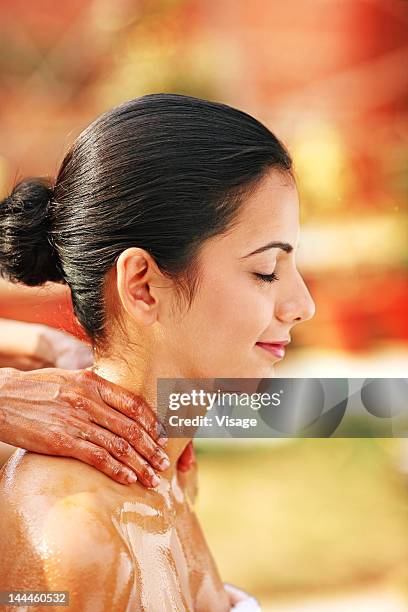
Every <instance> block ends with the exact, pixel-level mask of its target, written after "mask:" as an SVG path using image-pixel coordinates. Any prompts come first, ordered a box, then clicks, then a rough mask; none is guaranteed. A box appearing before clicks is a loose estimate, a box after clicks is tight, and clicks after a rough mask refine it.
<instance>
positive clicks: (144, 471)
mask: <svg viewBox="0 0 408 612" xmlns="http://www.w3.org/2000/svg"><path fill="white" fill-rule="evenodd" d="M139 474H140V476H141V478H143V479H144V480H148V481H150V480H151V479H152V478H153V476H154V472H153V470H152V469H150V468H149V467H148V466H147V465H142V467H141V468H140V470H139Z"/></svg>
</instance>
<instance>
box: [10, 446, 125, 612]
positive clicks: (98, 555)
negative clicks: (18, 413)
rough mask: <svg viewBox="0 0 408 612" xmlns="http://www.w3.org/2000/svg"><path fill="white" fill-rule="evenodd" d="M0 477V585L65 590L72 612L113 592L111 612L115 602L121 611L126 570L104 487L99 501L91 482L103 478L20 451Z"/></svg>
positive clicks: (84, 468) (95, 484) (74, 465)
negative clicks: (115, 598) (116, 600)
mask: <svg viewBox="0 0 408 612" xmlns="http://www.w3.org/2000/svg"><path fill="white" fill-rule="evenodd" d="M0 474H1V475H0V524H1V525H2V527H3V526H4V529H2V530H1V533H0V549H1V550H2V558H1V560H0V584H2V586H3V587H4V588H6V587H7V588H9V589H16V588H22V585H21V582H22V581H23V582H24V586H25V588H27V589H28V588H30V589H44V588H45V587H46V590H68V591H70V592H71V593H74V594H75V608H74V607H73V608H72V609H85V608H88V607H89V606H90V605H91V604H92V601H94V599H93V598H95V597H97V598H99V600H101V599H103V598H105V599H106V601H111V599H109V598H111V597H113V594H114V593H115V592H116V595H117V597H118V598H119V599H118V610H121V609H122V606H121V605H119V601H120V600H121V599H123V602H124V603H123V609H126V606H125V602H126V601H127V599H128V597H129V592H130V589H131V586H132V584H133V565H132V560H131V556H130V554H129V551H128V550H127V548H126V546H125V544H124V543H123V541H122V539H121V538H120V536H119V535H118V534H117V533H116V531H115V529H114V526H113V524H112V521H111V515H110V510H111V507H112V506H113V505H114V500H113V499H112V496H111V495H110V494H109V489H108V492H107V495H105V496H103V497H102V496H101V495H100V486H99V485H100V483H99V485H98V478H99V476H101V477H102V478H107V477H105V476H104V475H103V474H99V473H98V472H97V471H96V470H93V469H92V468H90V467H89V468H88V466H85V465H82V464H80V462H78V461H75V460H74V459H72V460H71V459H62V458H60V457H49V456H46V455H38V454H36V453H27V452H26V451H20V450H19V451H17V452H16V453H14V454H13V455H12V457H11V458H10V459H9V461H8V462H7V463H6V465H5V466H4V468H3V469H2V471H1V473H0ZM103 484H104V485H105V486H106V482H105V481H103ZM112 484H113V485H116V483H112ZM120 486H121V485H117V487H120ZM114 493H115V491H114ZM119 574H120V576H119ZM118 584H120V585H121V588H120V589H119V591H118ZM7 588H6V590H7ZM71 599H72V598H71ZM97 607H98V606H97ZM108 607H109V606H108Z"/></svg>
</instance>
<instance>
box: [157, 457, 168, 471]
mask: <svg viewBox="0 0 408 612" xmlns="http://www.w3.org/2000/svg"><path fill="white" fill-rule="evenodd" d="M157 465H158V467H159V468H160V469H161V470H167V468H168V467H169V465H170V461H169V459H168V458H167V457H162V458H161V459H159V460H158V462H157Z"/></svg>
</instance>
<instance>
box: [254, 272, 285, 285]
mask: <svg viewBox="0 0 408 612" xmlns="http://www.w3.org/2000/svg"><path fill="white" fill-rule="evenodd" d="M254 274H255V276H256V277H257V278H258V279H259V280H260V281H261V282H264V283H273V282H275V281H277V280H279V278H278V277H277V276H276V274H275V272H272V274H260V273H259V272H254Z"/></svg>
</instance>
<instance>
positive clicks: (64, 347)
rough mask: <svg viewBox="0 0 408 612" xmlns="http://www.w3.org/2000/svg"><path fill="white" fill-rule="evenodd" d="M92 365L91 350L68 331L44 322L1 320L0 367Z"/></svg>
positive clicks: (78, 366)
mask: <svg viewBox="0 0 408 612" xmlns="http://www.w3.org/2000/svg"><path fill="white" fill-rule="evenodd" d="M91 364H92V352H91V350H90V348H89V347H88V346H87V345H86V344H84V343H83V342H81V341H79V340H77V339H76V338H74V337H73V336H71V335H70V334H67V333H65V332H62V331H59V330H57V329H54V328H52V327H48V326H47V325H41V324H37V323H25V322H23V321H12V320H11V319H0V367H18V368H19V369H22V370H30V369H31V370H34V369H37V368H44V367H47V366H55V367H61V368H68V369H77V368H78V369H79V368H85V367H87V366H89V365H91Z"/></svg>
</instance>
